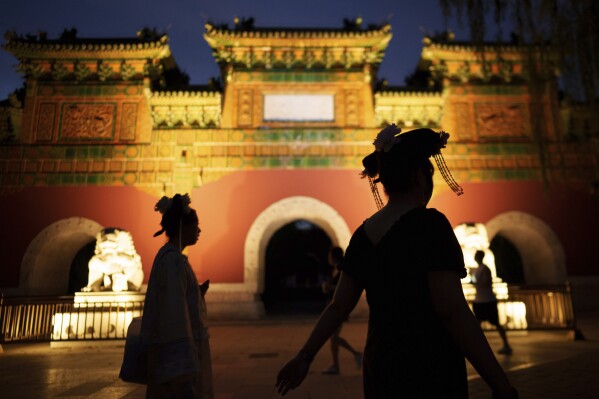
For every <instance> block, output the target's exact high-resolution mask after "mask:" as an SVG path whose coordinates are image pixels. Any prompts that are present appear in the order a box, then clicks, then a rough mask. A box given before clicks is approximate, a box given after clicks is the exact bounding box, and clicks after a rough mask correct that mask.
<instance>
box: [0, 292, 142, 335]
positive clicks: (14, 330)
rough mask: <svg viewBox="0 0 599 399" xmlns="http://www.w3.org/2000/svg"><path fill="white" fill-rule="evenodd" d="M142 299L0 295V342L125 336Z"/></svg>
mask: <svg viewBox="0 0 599 399" xmlns="http://www.w3.org/2000/svg"><path fill="white" fill-rule="evenodd" d="M142 312H143V302H140V301H135V302H93V303H74V301H73V297H72V296H71V297H68V296H66V297H0V342H28V341H29V342H31V341H73V340H110V339H124V338H125V337H126V335H127V327H128V326H129V323H130V322H131V319H133V317H137V316H141V314H142Z"/></svg>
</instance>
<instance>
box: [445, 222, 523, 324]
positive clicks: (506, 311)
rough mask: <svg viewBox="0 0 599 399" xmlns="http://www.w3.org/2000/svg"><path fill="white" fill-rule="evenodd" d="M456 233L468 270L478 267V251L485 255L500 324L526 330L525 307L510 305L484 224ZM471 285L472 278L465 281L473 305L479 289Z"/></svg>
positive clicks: (466, 226) (461, 227) (470, 225)
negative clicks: (498, 273) (476, 256)
mask: <svg viewBox="0 0 599 399" xmlns="http://www.w3.org/2000/svg"><path fill="white" fill-rule="evenodd" d="M453 231H454V233H455V235H456V237H457V238H458V242H459V243H460V246H461V247H462V253H463V254H464V263H465V264H466V267H467V268H470V267H472V268H474V267H477V266H478V264H477V263H476V261H475V260H474V254H475V253H476V251H483V252H484V253H485V258H484V259H483V263H484V264H485V265H487V266H488V267H489V269H491V275H492V276H493V292H494V293H495V296H496V297H497V300H498V303H497V311H498V313H499V323H500V324H502V325H504V326H506V327H507V328H510V329H517V330H519V329H526V328H527V326H528V323H527V322H526V305H524V303H523V302H518V301H510V300H509V295H508V286H507V284H506V283H504V282H503V281H501V279H500V278H499V277H497V269H496V267H495V256H494V255H493V252H491V250H490V249H489V237H488V236H487V228H486V227H485V225H484V224H482V223H464V224H461V225H459V226H457V227H456V228H455V229H453ZM470 282H471V281H470V275H469V274H468V275H467V276H466V277H464V278H463V279H462V289H463V290H464V296H465V297H466V299H467V300H468V301H469V302H471V301H473V300H474V296H475V295H476V288H474V286H473V285H472V284H470Z"/></svg>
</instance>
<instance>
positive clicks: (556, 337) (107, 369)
mask: <svg viewBox="0 0 599 399" xmlns="http://www.w3.org/2000/svg"><path fill="white" fill-rule="evenodd" d="M313 322H314V319H313V318H305V317H304V318H276V319H267V320H262V321H259V322H252V323H218V324H213V325H212V327H211V336H212V338H211V345H212V352H213V368H214V385H215V392H216V399H269V398H276V397H278V396H277V394H276V391H275V387H274V382H275V375H276V373H277V371H278V369H279V368H280V367H281V366H282V365H283V364H284V363H285V362H286V361H287V360H288V359H289V358H290V357H292V356H293V355H294V354H295V353H296V351H297V350H298V348H299V347H300V346H301V344H302V343H303V341H304V340H305V338H306V337H307V335H308V333H309V331H310V328H311V326H312V325H313ZM579 326H580V329H581V331H582V332H583V334H584V335H585V337H586V338H587V339H586V340H585V341H571V340H568V339H567V336H566V334H565V333H564V332H546V331H545V332H512V333H510V334H509V339H510V342H511V344H512V346H513V348H514V353H513V354H512V355H511V356H501V355H498V358H499V360H500V361H501V364H502V365H503V367H504V368H505V369H506V370H508V373H509V376H510V379H511V380H512V381H513V384H514V385H515V386H516V387H517V388H518V389H519V391H520V397H521V398H597V397H599V315H598V314H588V315H586V316H584V315H583V316H582V317H579ZM341 335H342V336H343V337H345V338H346V339H347V340H348V341H349V342H350V343H351V344H352V345H354V346H355V347H357V348H362V347H363V343H364V338H365V335H366V322H365V321H352V322H349V323H346V324H345V325H344V327H343V330H342V334H341ZM487 337H488V338H489V341H490V343H491V346H492V347H493V348H494V349H495V350H497V349H498V348H499V346H500V340H499V338H498V336H497V334H496V333H493V332H489V333H488V334H487ZM122 352H123V342H122V341H118V342H110V343H107V344H106V343H103V344H101V345H99V346H98V345H96V346H92V345H90V344H89V343H78V344H76V345H70V344H69V345H66V346H60V347H51V346H50V345H49V344H18V345H17V344H9V345H4V346H3V353H1V354H0V398H3V399H12V398H15V399H29V398H64V399H75V398H106V399H116V398H123V399H125V398H127V399H137V398H143V397H144V394H145V389H144V387H143V386H141V385H135V384H128V383H124V382H122V381H120V380H119V379H118V371H119V367H120V363H121V360H122ZM340 360H341V365H342V366H341V374H340V375H338V376H330V375H322V374H321V373H320V372H321V370H323V369H325V368H326V367H328V366H329V365H330V353H329V350H328V347H325V348H324V349H323V350H322V351H321V352H320V353H319V354H318V356H317V357H316V359H315V360H314V364H313V366H312V370H311V372H310V374H309V375H308V377H307V379H306V380H305V381H304V384H303V385H302V386H301V387H299V388H298V389H296V390H295V391H293V392H291V393H290V394H288V395H287V396H286V397H288V398H291V399H294V398H297V399H300V398H301V399H325V398H326V399H329V398H335V399H360V398H362V380H361V372H360V370H357V369H356V366H355V364H354V363H353V358H352V357H351V355H350V354H349V353H347V352H346V351H344V350H341V352H340ZM468 375H469V386H470V397H471V398H490V397H491V396H490V392H489V389H488V388H487V387H486V385H485V384H484V382H483V381H482V380H481V379H480V378H479V377H478V375H477V374H476V372H475V371H473V369H472V368H471V367H468Z"/></svg>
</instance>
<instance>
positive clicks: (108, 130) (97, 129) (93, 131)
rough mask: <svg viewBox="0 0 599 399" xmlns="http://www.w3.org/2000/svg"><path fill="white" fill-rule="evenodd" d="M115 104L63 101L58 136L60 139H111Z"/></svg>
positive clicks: (112, 136)
mask: <svg viewBox="0 0 599 399" xmlns="http://www.w3.org/2000/svg"><path fill="white" fill-rule="evenodd" d="M115 111H116V104H111V103H95V104H85V103H64V104H63V106H62V122H61V128H60V138H61V139H62V140H112V139H113V138H114V119H115V114H116V112H115Z"/></svg>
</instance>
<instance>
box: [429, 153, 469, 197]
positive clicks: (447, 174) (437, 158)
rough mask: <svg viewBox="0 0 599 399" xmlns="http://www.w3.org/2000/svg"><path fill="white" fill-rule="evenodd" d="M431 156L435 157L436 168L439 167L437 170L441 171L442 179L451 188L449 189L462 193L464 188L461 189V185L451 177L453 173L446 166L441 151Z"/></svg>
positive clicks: (458, 193)
mask: <svg viewBox="0 0 599 399" xmlns="http://www.w3.org/2000/svg"><path fill="white" fill-rule="evenodd" d="M433 158H435V163H436V164H437V168H438V169H439V172H441V176H443V179H444V180H445V182H446V183H447V185H448V186H449V188H451V190H452V191H453V192H454V193H456V194H457V195H458V196H460V195H462V194H464V189H462V187H460V185H459V184H458V183H457V182H456V181H455V179H454V178H453V175H452V174H451V172H450V171H449V168H448V167H447V164H446V163H445V159H444V158H443V155H442V154H441V152H439V153H437V154H435V155H433Z"/></svg>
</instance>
